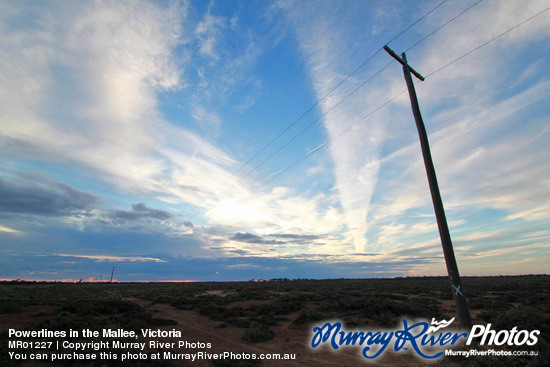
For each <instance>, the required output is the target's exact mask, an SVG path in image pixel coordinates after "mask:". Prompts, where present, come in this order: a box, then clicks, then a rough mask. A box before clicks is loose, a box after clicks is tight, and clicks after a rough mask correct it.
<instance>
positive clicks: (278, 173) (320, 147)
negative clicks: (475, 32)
mask: <svg viewBox="0 0 550 367" xmlns="http://www.w3.org/2000/svg"><path fill="white" fill-rule="evenodd" d="M478 3H479V1H478ZM476 4H477V3H476ZM474 5H475V4H474ZM548 10H550V7H548V8H546V9H544V10H542V11H540V12H539V13H537V14H535V15H533V16H532V17H530V18H528V19H526V20H524V21H522V22H521V23H518V24H516V25H515V26H513V27H511V28H509V29H508V30H506V31H504V32H502V33H500V34H499V35H497V36H495V37H493V38H491V39H490V40H488V41H487V42H485V43H483V44H481V45H479V46H478V47H476V48H474V49H472V50H471V51H468V52H467V53H465V54H464V55H462V56H460V57H458V58H456V59H455V60H453V61H451V62H449V63H447V64H445V65H443V66H442V67H440V68H438V69H437V70H435V71H433V72H431V73H430V74H428V75H427V76H426V77H425V78H426V79H427V78H428V77H430V76H432V75H434V74H437V73H438V72H440V71H442V70H443V69H445V68H447V67H449V66H451V65H452V64H454V63H455V62H457V61H459V60H461V59H463V58H464V57H466V56H468V55H470V54H472V53H474V52H476V51H477V50H479V49H481V48H483V47H485V46H487V45H488V44H489V43H491V42H493V41H495V40H496V39H498V38H500V37H502V36H504V35H505V34H507V33H510V32H511V31H513V30H514V29H516V28H518V27H520V26H522V25H523V24H525V23H527V22H529V21H531V20H533V19H534V18H536V17H538V16H539V15H541V14H543V13H544V12H546V11H548ZM416 83H419V81H418V82H416ZM416 83H415V84H416ZM406 91H407V89H403V90H402V91H401V92H399V93H397V94H396V95H394V96H393V97H392V98H390V99H388V100H387V101H386V102H384V103H383V104H381V105H380V106H378V107H377V108H375V109H374V110H372V111H371V112H369V113H368V114H367V115H365V116H363V117H362V118H361V119H359V120H357V121H356V122H354V123H353V124H351V125H350V126H348V127H347V128H346V129H344V130H342V131H340V132H339V133H338V134H336V135H335V136H333V137H332V138H330V139H327V140H325V141H324V142H323V143H322V144H320V145H319V146H317V147H316V148H314V149H313V150H311V151H310V152H308V153H307V154H305V155H304V156H302V157H301V158H299V159H297V160H296V161H294V162H293V163H292V164H290V165H289V166H287V167H286V168H284V169H282V170H280V171H279V172H277V173H275V174H272V175H271V176H268V177H267V179H266V180H265V181H264V182H263V183H262V184H261V185H260V188H261V187H263V186H265V185H267V184H268V183H269V182H271V181H273V180H274V179H275V178H277V177H279V176H280V175H282V174H283V173H285V172H286V171H288V170H290V169H291V168H293V167H294V166H296V165H297V164H299V163H300V162H302V161H303V160H305V159H306V158H308V157H309V156H311V155H313V154H314V153H316V152H317V151H319V150H321V149H322V148H324V147H325V146H327V145H328V143H330V142H332V141H334V140H336V139H338V138H339V137H340V136H342V135H343V134H345V133H346V132H348V131H349V130H351V128H352V127H354V126H355V125H358V124H360V123H361V122H364V121H365V120H367V119H368V118H369V117H370V116H372V115H373V114H374V113H376V112H377V111H379V110H380V109H382V108H384V107H385V106H387V105H388V104H389V103H390V102H392V101H393V100H395V99H396V98H398V97H399V96H400V95H402V94H403V93H405V92H406Z"/></svg>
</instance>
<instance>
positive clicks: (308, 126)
mask: <svg viewBox="0 0 550 367" xmlns="http://www.w3.org/2000/svg"><path fill="white" fill-rule="evenodd" d="M380 50H381V49H380ZM380 50H378V51H377V52H380ZM390 65H391V62H389V63H387V64H386V65H385V66H384V67H382V68H381V69H379V70H378V71H377V72H376V73H374V74H373V75H372V76H371V77H370V78H369V79H367V80H365V81H364V82H363V83H361V84H360V85H359V86H358V87H357V88H355V89H354V90H353V91H351V93H349V94H348V95H346V96H345V97H344V98H342V99H341V100H340V101H338V102H337V103H336V104H334V105H333V106H332V107H331V108H330V109H329V110H328V111H326V112H325V113H323V114H322V115H321V116H320V117H319V118H317V119H316V120H315V121H313V122H311V123H310V124H309V125H307V126H306V127H305V128H303V129H302V130H301V131H300V132H299V133H298V134H296V135H295V136H294V137H293V138H292V139H290V140H289V141H287V142H286V143H285V144H283V145H282V146H281V147H280V148H279V149H277V150H276V151H275V152H273V153H272V154H271V155H270V156H269V157H267V158H266V159H264V160H263V161H261V162H260V163H259V164H257V165H256V166H255V167H254V168H252V169H251V170H250V171H249V172H248V173H247V176H248V175H250V174H251V173H252V172H254V171H255V170H257V169H258V168H259V167H260V166H262V165H263V164H264V163H265V162H267V161H268V160H270V159H271V158H273V157H274V156H275V155H276V154H277V153H279V152H280V151H281V150H283V149H284V148H286V147H287V146H288V145H289V144H290V143H292V142H293V141H294V140H296V139H297V138H298V137H299V136H301V135H302V134H303V133H305V132H306V131H307V130H309V129H310V128H311V127H312V126H313V125H315V124H317V123H318V122H319V121H321V120H322V119H323V117H325V116H326V115H327V114H329V113H330V112H331V111H332V110H334V109H335V108H336V107H338V106H339V105H340V104H341V103H342V102H344V101H345V100H346V99H348V98H349V97H351V95H353V94H354V93H355V92H357V91H358V90H359V89H360V88H362V87H363V86H364V85H365V84H367V83H368V82H370V81H371V80H372V79H374V78H375V77H376V76H377V75H379V74H380V73H382V72H383V71H384V70H385V69H386V68H387V67H388V66H390Z"/></svg>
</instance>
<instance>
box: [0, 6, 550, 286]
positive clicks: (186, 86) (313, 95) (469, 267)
mask: <svg viewBox="0 0 550 367" xmlns="http://www.w3.org/2000/svg"><path fill="white" fill-rule="evenodd" d="M470 7H471V8H470ZM547 7H548V4H547V2H545V1H542V0H541V1H535V0H530V1H527V2H518V1H515V0H509V1H506V0H499V1H496V0H483V1H481V2H479V3H478V2H477V0H476V1H457V0H448V1H443V2H442V1H440V0H438V1H427V0H426V1H414V2H413V1H397V0H391V1H367V0H365V1H346V2H342V1H312V0H307V1H242V2H237V1H173V2H170V1H162V2H148V1H128V2H121V1H86V2H74V1H48V2H39V3H37V2H34V1H17V2H14V1H1V2H0V14H1V15H0V34H2V36H1V37H0V53H1V55H0V80H1V83H0V95H1V97H0V244H1V246H0V254H1V256H0V265H1V266H0V278H6V279H17V278H19V279H80V278H82V279H99V278H100V277H101V278H102V279H105V278H107V277H108V276H110V272H111V269H112V267H113V266H115V269H116V270H115V278H116V279H118V280H120V281H131V280H186V279H188V280H246V279H251V278H256V279H258V278H278V277H288V278H340V277H392V276H413V275H445V273H446V271H445V265H444V260H443V255H442V250H441V244H440V241H439V235H438V231H437V226H436V222H435V218H434V214H433V208H432V204H431V198H430V195H429V189H428V184H427V179H426V174H425V170H424V167H423V161H422V156H421V152H420V147H419V143H418V135H417V132H416V127H415V124H414V120H413V117H412V113H411V110H410V104H409V100H408V96H407V93H403V91H404V90H405V88H406V86H405V82H404V79H403V73H402V70H401V67H400V65H399V64H398V63H397V62H396V61H395V60H393V59H392V58H391V57H390V56H389V55H388V54H386V53H385V52H384V51H383V50H381V48H382V46H384V45H385V44H386V43H388V42H390V47H392V48H393V49H394V50H395V51H396V52H397V53H401V52H403V51H406V52H407V58H408V60H409V62H410V63H411V65H413V66H414V67H415V69H416V70H418V71H419V72H420V73H421V74H423V75H424V76H427V78H426V80H425V81H424V82H418V83H417V84H416V88H417V93H418V96H419V100H420V105H421V110H422V114H423V117H424V120H425V124H426V128H427V131H428V135H429V138H430V143H431V147H432V154H433V157H434V164H435V167H436V171H437V175H438V180H439V184H440V189H441V193H442V197H443V202H444V205H445V209H446V214H447V219H448V222H449V226H450V230H451V236H452V238H453V244H454V247H455V253H456V256H457V259H458V263H459V268H460V271H461V273H462V274H463V275H499V274H530V273H548V269H549V268H548V264H549V263H550V254H549V249H550V180H549V178H550V165H549V164H548V162H549V158H550V144H549V143H550V135H549V129H550V127H549V126H550V124H549V122H550V121H549V118H550V117H549V116H550V104H549V103H548V100H550V99H549V97H550V79H549V77H548V72H547V66H548V65H549V64H550V62H549V61H550V52H549V49H550V42H549V39H550V27H549V26H548V25H549V23H550V11H545V12H543V13H541V14H539V13H540V12H542V11H543V10H545V9H546V8H547ZM434 8H435V9H434ZM432 9H434V10H433V11H431V10H432ZM430 11H431V12H430ZM427 13H429V14H428V15H426V16H425V17H423V16H424V15H425V14H427ZM536 14H539V15H537V16H536V17H534V18H533V19H531V20H529V21H527V22H526V23H524V24H522V25H521V26H519V27H517V28H515V29H513V30H511V31H510V32H508V33H506V34H504V35H502V36H501V37H498V38H497V39H494V38H495V37H496V36H498V35H500V34H502V33H503V32H505V31H507V30H509V29H511V28H512V27H514V26H516V25H518V24H520V23H522V22H523V21H525V20H527V19H529V18H531V17H533V16H534V15H536ZM422 17H423V18H422ZM418 20H420V21H418ZM417 21H418V22H417ZM415 22H417V23H415ZM413 24H414V25H413ZM411 25H413V26H412V27H410V28H408V27H409V26H411ZM403 30H406V31H405V32H403V33H400V32H401V31H403ZM434 31H435V32H434ZM493 39H494V41H491V42H489V43H487V44H485V43H486V42H487V41H490V40H493ZM419 41H421V42H419ZM481 45H484V46H483V47H481V48H479V49H477V50H476V48H478V47H479V46H481ZM473 50H475V51H474V52H472V53H470V52H471V51H473ZM462 56H464V57H462ZM367 60H368V61H367ZM455 60H456V61H455ZM365 61H367V62H366V63H364V62H365ZM363 63H364V65H363V66H362V67H360V68H358V67H359V66H360V65H362V64H363ZM357 68H358V69H357ZM354 70H355V72H354ZM335 86H338V87H337V88H336V89H334V87H335ZM274 139H275V140H274Z"/></svg>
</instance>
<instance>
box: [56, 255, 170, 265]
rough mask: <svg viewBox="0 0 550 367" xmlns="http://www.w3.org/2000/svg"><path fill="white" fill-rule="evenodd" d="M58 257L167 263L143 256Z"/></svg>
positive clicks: (100, 260) (99, 260) (101, 260)
mask: <svg viewBox="0 0 550 367" xmlns="http://www.w3.org/2000/svg"><path fill="white" fill-rule="evenodd" d="M55 255H56V256H63V257H76V258H82V259H90V260H94V261H98V262H103V261H111V262H121V261H130V262H149V261H151V262H157V263H165V262H166V260H162V259H158V258H154V257H143V256H113V255H75V254H55Z"/></svg>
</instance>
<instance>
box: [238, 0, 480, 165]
mask: <svg viewBox="0 0 550 367" xmlns="http://www.w3.org/2000/svg"><path fill="white" fill-rule="evenodd" d="M447 1H448V0H443V1H442V2H440V3H439V4H438V5H436V6H435V7H433V8H432V9H431V10H429V11H428V12H427V13H425V14H424V15H423V16H421V17H420V18H418V19H417V20H416V21H415V22H413V23H412V24H411V25H409V26H408V27H406V28H405V29H403V30H402V31H401V32H399V33H398V34H397V35H396V36H394V37H393V38H392V39H391V40H390V41H388V42H387V43H386V44H390V43H391V42H393V41H395V40H396V39H397V38H399V37H401V36H402V35H403V34H404V33H406V32H407V31H408V30H409V29H411V28H412V27H414V26H415V25H416V24H418V23H419V22H420V21H422V20H423V19H424V18H426V17H427V16H428V15H430V14H431V13H432V12H434V11H435V10H436V9H437V8H439V7H440V6H441V5H443V4H444V3H446V2H447ZM480 1H481V0H480ZM380 51H381V49H378V50H377V51H376V52H374V53H373V54H372V55H371V56H369V57H368V58H367V59H366V60H365V61H363V62H362V63H361V64H360V65H359V66H357V67H356V68H355V69H354V70H353V71H352V72H351V73H349V74H347V75H346V77H345V78H344V79H342V80H341V81H340V82H339V83H338V84H336V85H335V86H334V87H332V88H331V89H330V90H329V91H328V92H327V93H326V94H325V95H324V96H323V97H322V98H320V99H319V100H318V101H317V102H316V103H314V104H313V105H312V106H311V107H309V108H308V109H307V110H306V111H305V112H303V113H302V114H301V115H300V116H299V117H298V118H296V119H295V120H294V121H293V122H291V123H290V124H289V125H288V126H287V127H285V128H284V129H283V130H282V131H281V132H280V133H279V134H277V136H275V137H274V138H273V139H271V140H270V141H269V142H268V143H267V144H265V145H264V146H263V147H262V148H261V149H260V150H259V151H257V152H256V153H255V154H254V155H253V156H252V157H250V158H249V159H248V160H247V161H246V162H244V163H243V164H242V165H241V166H240V167H239V168H238V169H237V170H236V171H235V172H233V176H235V175H237V173H239V172H240V171H241V170H242V169H243V168H244V167H246V166H247V165H248V164H249V163H250V162H252V161H253V160H254V159H255V158H256V157H258V156H259V155H260V154H261V153H263V152H264V151H265V150H266V149H267V148H268V147H270V146H271V145H272V144H273V143H274V142H275V141H277V140H278V139H279V138H280V137H281V136H283V135H284V134H285V133H286V132H287V131H288V130H290V129H291V128H292V127H293V126H294V125H296V124H297V123H298V122H299V121H300V120H301V119H302V118H303V117H304V116H306V115H307V114H308V113H309V112H311V111H312V110H313V109H314V108H316V107H317V106H319V104H320V103H321V102H322V101H323V100H325V99H326V98H327V97H328V96H329V95H331V94H332V92H334V91H335V90H336V89H338V88H339V87H340V86H341V85H342V84H344V83H345V82H346V81H347V80H348V79H349V78H351V77H352V76H353V75H355V74H356V73H357V72H358V71H359V70H360V69H362V68H363V67H364V66H365V65H366V64H368V63H369V61H370V60H372V59H373V58H374V57H375V56H376V55H377V54H378V53H379V52H380ZM293 140H295V138H292V141H293ZM288 143H290V142H288ZM288 143H287V144H285V146H286V145H288ZM279 151H280V150H279ZM262 164H263V162H262ZM256 168H257V167H255V168H253V169H252V170H251V171H249V172H248V173H247V175H246V176H248V175H249V174H250V173H251V172H253V171H254V170H255V169H256Z"/></svg>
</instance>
